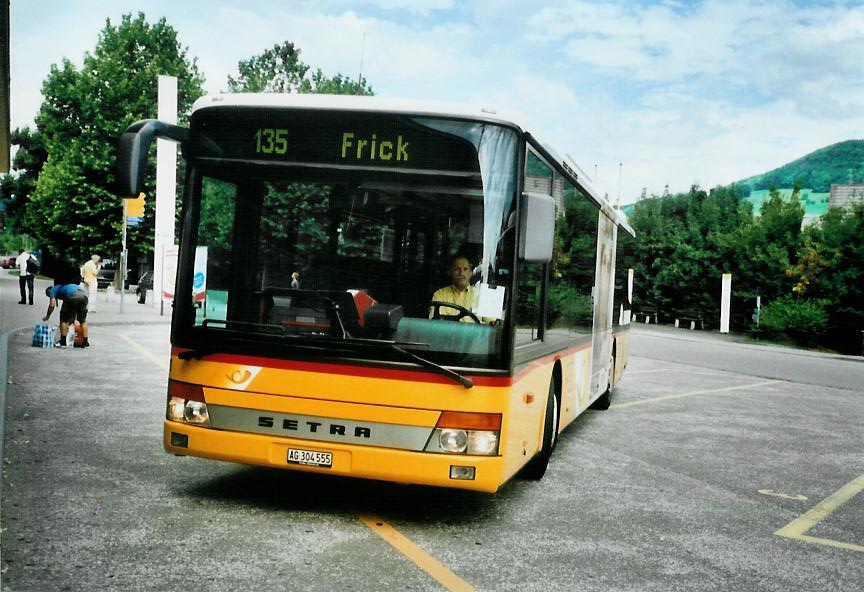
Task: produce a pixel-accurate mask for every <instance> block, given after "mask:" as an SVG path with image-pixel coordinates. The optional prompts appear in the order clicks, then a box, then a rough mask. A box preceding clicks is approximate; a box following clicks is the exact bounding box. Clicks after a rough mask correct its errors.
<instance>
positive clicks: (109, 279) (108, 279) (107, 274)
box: [96, 259, 117, 288]
mask: <svg viewBox="0 0 864 592" xmlns="http://www.w3.org/2000/svg"><path fill="white" fill-rule="evenodd" d="M116 272H117V262H116V261H115V260H114V259H103V260H102V267H101V268H100V269H99V273H98V274H97V275H96V286H97V287H99V288H107V287H108V286H110V285H111V284H113V283H114V274H115V273H116Z"/></svg>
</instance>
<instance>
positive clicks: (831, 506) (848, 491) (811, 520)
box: [774, 475, 864, 553]
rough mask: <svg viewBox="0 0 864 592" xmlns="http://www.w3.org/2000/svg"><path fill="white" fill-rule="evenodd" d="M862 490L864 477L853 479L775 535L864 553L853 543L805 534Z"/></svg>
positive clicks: (861, 547)
mask: <svg viewBox="0 0 864 592" xmlns="http://www.w3.org/2000/svg"><path fill="white" fill-rule="evenodd" d="M862 490H864V475H861V476H860V477H858V478H857V479H853V480H852V481H850V482H849V483H847V484H846V485H844V486H843V487H841V488H840V489H838V490H837V491H835V492H834V493H832V494H831V495H829V496H828V497H826V498H825V499H824V500H822V501H821V502H819V503H818V504H816V505H815V506H813V507H812V508H810V509H809V510H807V511H806V512H805V513H804V514H802V515H801V516H799V517H798V518H796V519H795V520H793V521H792V522H790V523H789V524H787V525H786V526H784V527H783V528H781V529H780V530H778V531H777V532H775V533H774V534H775V535H777V536H781V537H785V538H787V539H795V540H798V541H806V542H808V543H817V544H819V545H829V546H831V547H839V548H840V549H847V550H849V551H857V552H859V553H864V546H862V545H853V544H852V543H843V542H840V541H833V540H831V539H823V538H820V537H814V536H809V535H805V534H804V533H805V532H807V531H808V530H810V529H811V528H813V527H814V526H816V525H817V524H819V523H820V522H821V521H822V520H824V519H825V518H827V517H828V516H830V515H831V513H832V512H833V511H834V510H836V509H837V508H839V507H840V506H842V505H843V504H845V503H846V502H848V501H849V500H850V499H852V498H853V497H855V496H856V495H858V494H859V493H860V492H861V491H862Z"/></svg>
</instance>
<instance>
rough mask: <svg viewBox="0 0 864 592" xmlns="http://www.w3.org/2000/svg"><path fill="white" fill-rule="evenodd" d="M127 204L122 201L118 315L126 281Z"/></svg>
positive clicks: (121, 308) (121, 310)
mask: <svg viewBox="0 0 864 592" xmlns="http://www.w3.org/2000/svg"><path fill="white" fill-rule="evenodd" d="M127 203H128V202H127V201H126V200H125V199H124V200H123V246H122V249H121V251H120V269H118V270H117V273H119V274H120V314H123V292H124V290H123V288H124V284H125V283H126V282H125V279H126V204H127Z"/></svg>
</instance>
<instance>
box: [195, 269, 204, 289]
mask: <svg viewBox="0 0 864 592" xmlns="http://www.w3.org/2000/svg"><path fill="white" fill-rule="evenodd" d="M192 285H193V286H194V287H195V289H196V290H198V289H201V288H202V287H203V286H204V274H203V273H201V272H200V271H199V272H198V273H196V274H195V275H194V276H193V277H192Z"/></svg>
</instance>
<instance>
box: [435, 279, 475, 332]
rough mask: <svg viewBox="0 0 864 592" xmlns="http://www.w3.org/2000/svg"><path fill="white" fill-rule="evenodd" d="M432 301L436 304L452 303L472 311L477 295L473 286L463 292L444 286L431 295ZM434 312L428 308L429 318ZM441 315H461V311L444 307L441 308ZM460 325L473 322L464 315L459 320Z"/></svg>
mask: <svg viewBox="0 0 864 592" xmlns="http://www.w3.org/2000/svg"><path fill="white" fill-rule="evenodd" d="M432 300H436V301H438V302H452V303H453V304H458V305H459V306H461V307H462V308H467V309H468V310H471V311H473V310H474V306H475V305H476V304H477V293H476V292H475V290H474V287H473V286H468V287H467V288H465V289H464V290H457V289H456V288H454V287H453V286H452V285H451V286H445V287H443V288H441V289H440V290H435V293H434V294H432ZM433 312H434V307H430V309H429V318H430V319H431V318H432V314H433ZM441 314H442V315H457V314H462V313H461V311H459V310H457V309H455V308H447V307H446V306H442V307H441ZM459 322H460V323H473V322H474V320H473V319H472V318H471V317H470V316H468V315H465V316H464V317H462V318H461V319H459Z"/></svg>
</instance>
